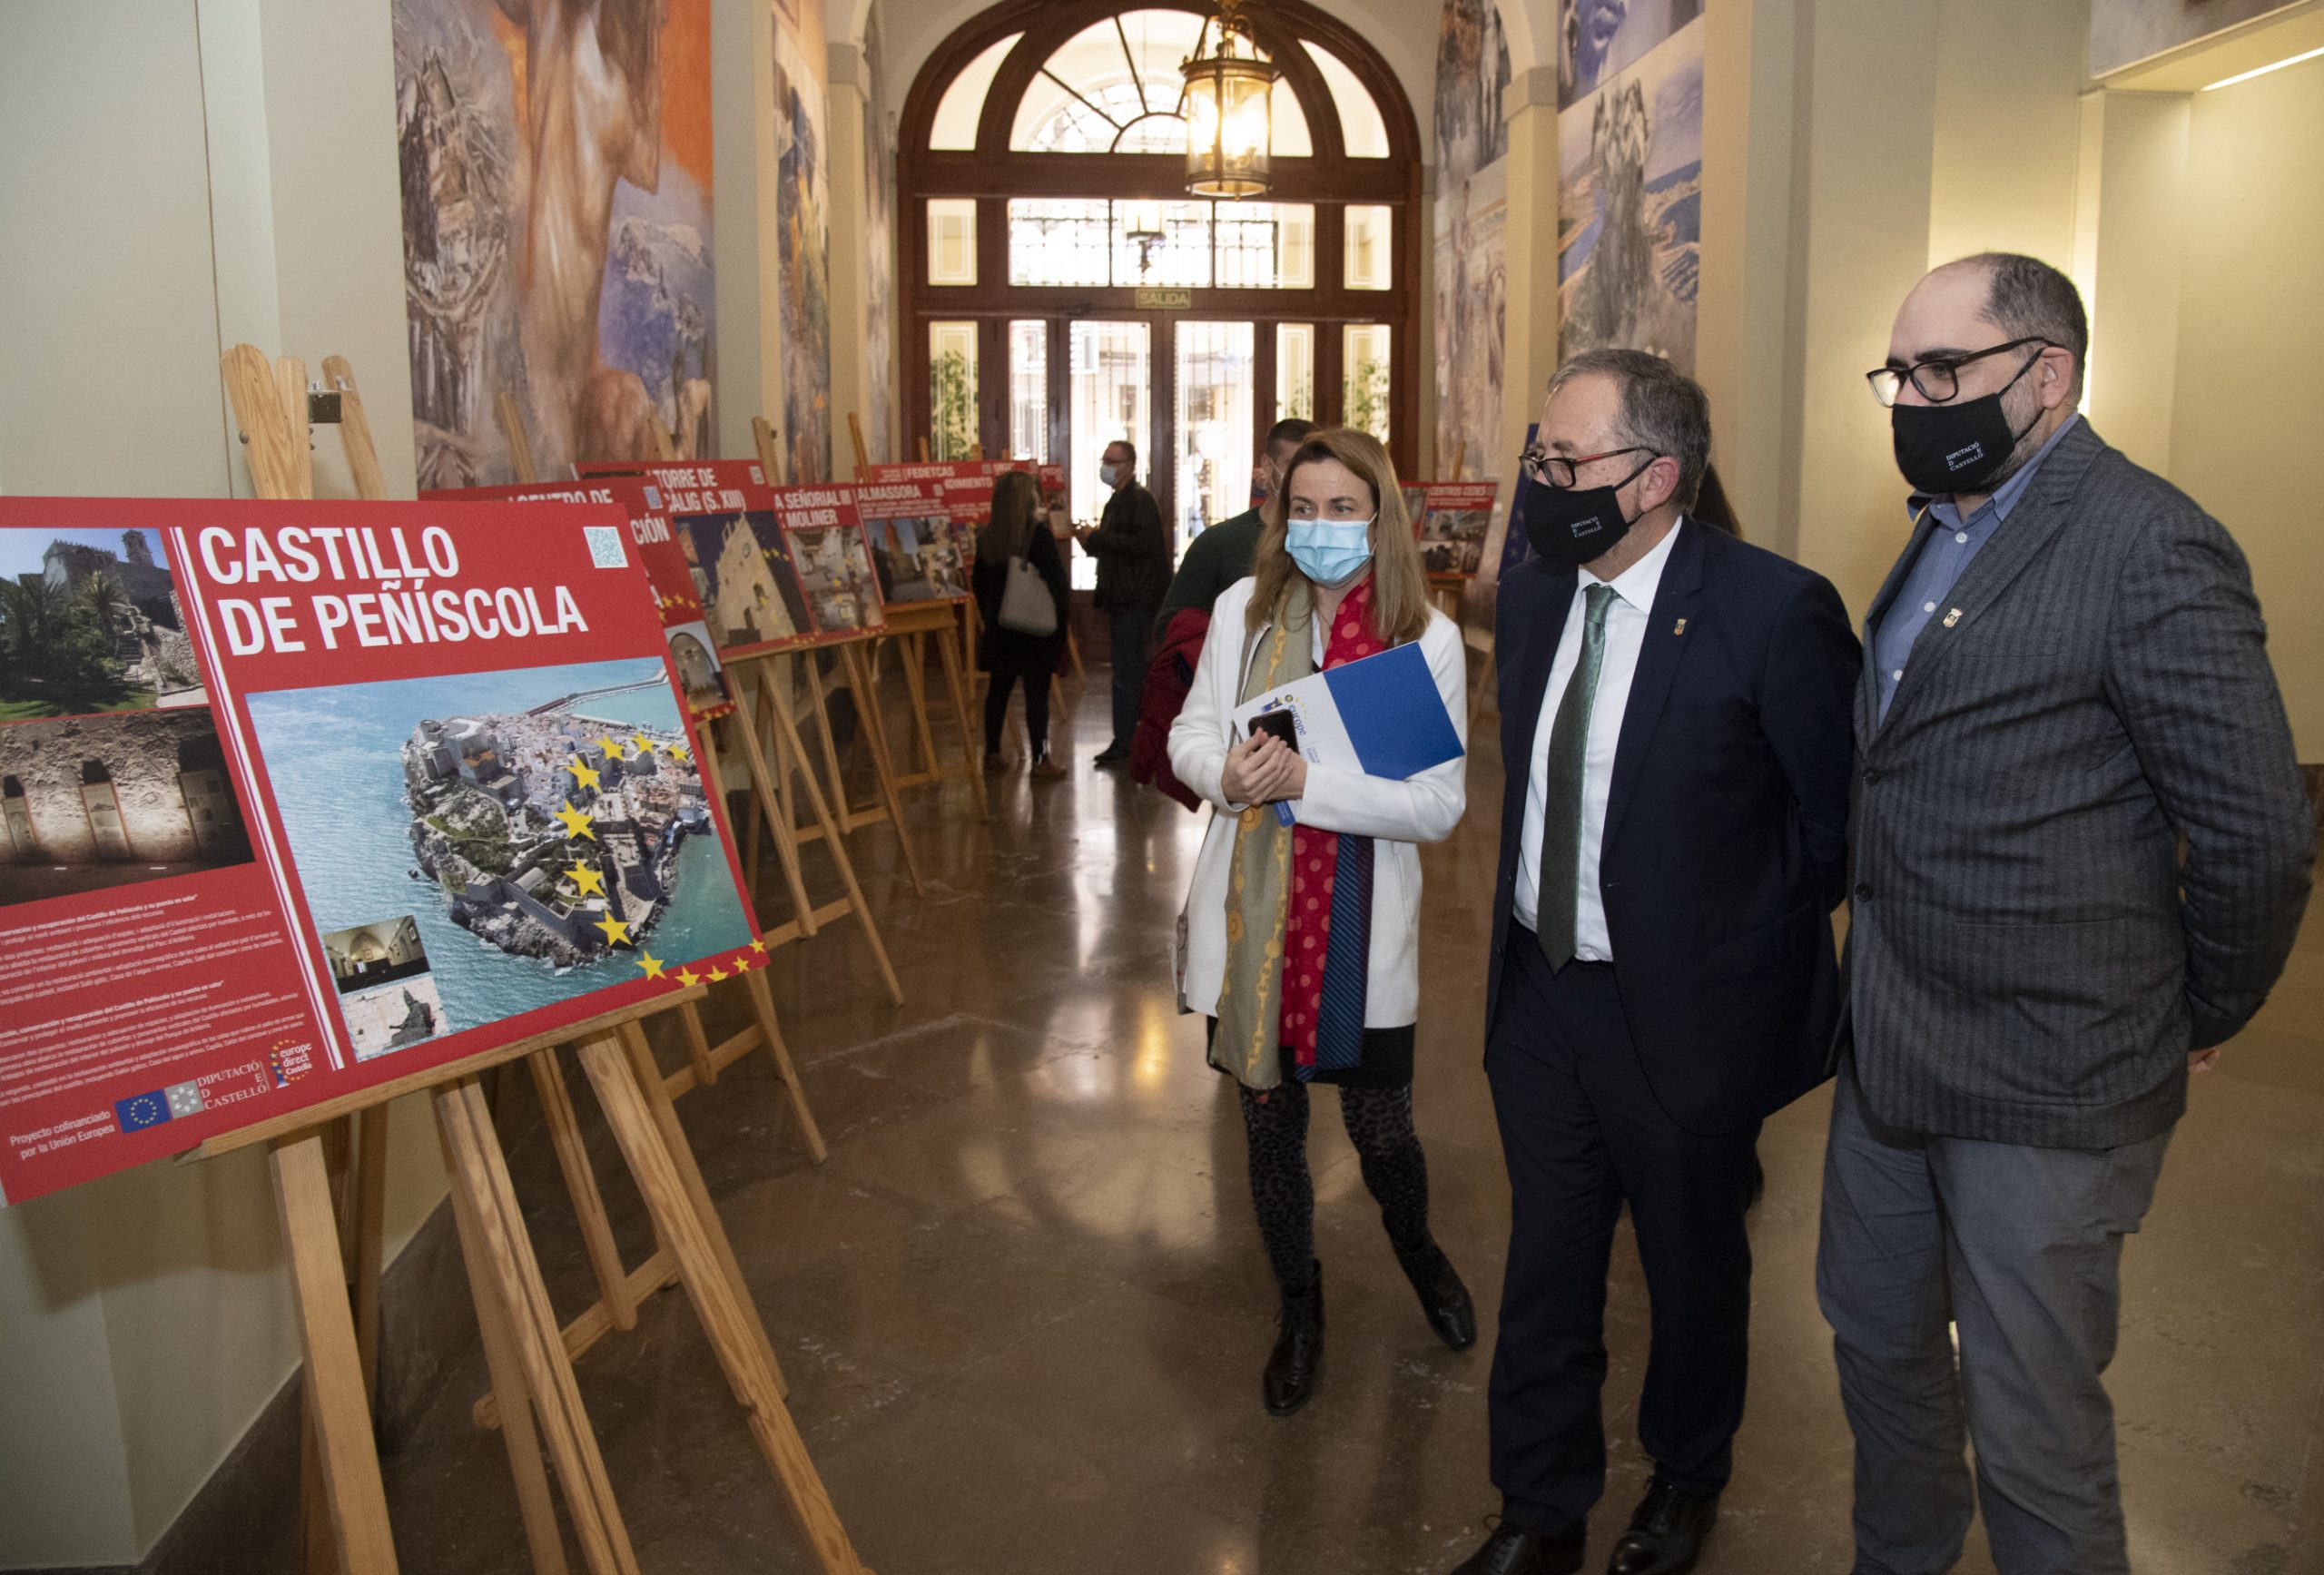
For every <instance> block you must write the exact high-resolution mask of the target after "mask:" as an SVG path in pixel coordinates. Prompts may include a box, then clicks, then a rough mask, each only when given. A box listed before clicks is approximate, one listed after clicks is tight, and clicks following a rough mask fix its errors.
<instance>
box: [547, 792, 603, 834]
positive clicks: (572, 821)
mask: <svg viewBox="0 0 2324 1575" xmlns="http://www.w3.org/2000/svg"><path fill="white" fill-rule="evenodd" d="M556 818H557V819H558V820H560V821H563V822H565V834H566V836H567V837H568V838H570V837H586V838H588V839H589V840H590V841H591V842H596V840H597V833H596V832H593V831H591V830H590V829H589V817H588V815H587V814H586V813H584V812H582V811H580V810H576V809H575V808H574V807H573V801H572V800H571V799H567V800H566V801H565V807H564V808H563V809H561V810H559V811H557V812H556Z"/></svg>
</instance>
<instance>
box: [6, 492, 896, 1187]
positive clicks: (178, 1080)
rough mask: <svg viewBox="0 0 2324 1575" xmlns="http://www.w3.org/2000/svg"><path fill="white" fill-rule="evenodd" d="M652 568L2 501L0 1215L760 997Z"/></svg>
mask: <svg viewBox="0 0 2324 1575" xmlns="http://www.w3.org/2000/svg"><path fill="white" fill-rule="evenodd" d="M651 535H652V532H651V530H650V528H648V527H647V526H646V525H645V522H644V521H642V520H641V519H640V518H639V517H635V516H633V515H632V514H631V513H629V512H628V511H626V510H625V509H622V508H619V507H609V506H606V505H603V504H599V505H596V506H594V507H592V506H581V505H556V504H525V505H522V506H514V505H510V504H507V503H481V502H448V501H423V502H420V503H403V504H390V503H307V502H301V503H235V502H216V501H208V500H182V501H140V500H110V499H108V500H94V499H41V498H0V1199H15V1200H22V1199H24V1198H27V1197H31V1196H37V1195H39V1194H42V1193H45V1192H48V1191H52V1190H54V1189H56V1188H58V1187H62V1186H70V1185H73V1184H75V1183H78V1182H82V1181H86V1180H89V1179H92V1178H94V1177H96V1176H103V1175H106V1174H108V1173H111V1172H113V1171H115V1170H120V1169H123V1168H126V1167H127V1166H133V1165H136V1164H140V1163H143V1162H144V1161H146V1160H149V1159H153V1158H156V1157H162V1156H163V1155H170V1154H178V1153H182V1152H184V1151H187V1150H189V1149H192V1148H195V1147H199V1146H200V1145H201V1144H202V1143H203V1142H204V1141H205V1140H208V1139H212V1138H215V1137H221V1136H222V1135H224V1134H228V1133H231V1132H235V1131H238V1130H241V1129H242V1128H245V1127H251V1126H253V1125H256V1124H259V1123H265V1122H272V1121H274V1120H277V1119H279V1118H281V1117H286V1116H293V1115H295V1114H296V1113H299V1112H301V1111H304V1110H306V1109H309V1108H310V1107H315V1106H318V1105H321V1104H323V1103H325V1102H328V1101H332V1100H336V1099H339V1098H341V1097H343V1096H348V1095H352V1094H359V1093H360V1092H362V1091H364V1090H367V1089H370V1088H377V1087H379V1086H380V1085H382V1084H386V1083H389V1082H393V1081H396V1080H399V1079H401V1078H405V1077H407V1076H409V1074H412V1073H415V1072H425V1071H429V1070H432V1069H435V1068H440V1067H443V1066H445V1065H448V1064H450V1063H453V1062H456V1061H461V1060H465V1059H467V1058H470V1057H472V1056H475V1055H478V1054H479V1053H482V1052H486V1051H490V1050H494V1049H497V1048H501V1047H503V1046H506V1045H508V1044H510V1043H513V1042H516V1041H517V1040H520V1039H531V1038H533V1037H535V1036H540V1035H549V1036H561V1035H566V1034H569V1033H571V1032H573V1031H575V1030H576V1029H577V1028H578V1026H579V1025H581V1024H583V1023H585V1022H586V1021H587V1020H589V1019H597V1018H601V1017H603V1016H604V1015H605V1014H607V1013H611V1012H617V1011H624V1010H629V1009H636V1008H639V1007H642V1006H646V1005H649V1004H650V1003H651V1001H652V1000H653V999H654V998H655V996H656V995H658V994H662V993H665V992H667V991H670V990H673V989H677V988H680V987H682V986H685V985H690V984H693V983H694V982H696V981H697V980H701V979H724V978H728V977H731V976H733V975H734V974H735V973H737V972H743V971H747V970H750V969H753V968H755V967H758V966H761V965H762V964H763V951H762V950H761V945H762V943H761V942H760V941H759V940H758V937H757V930H756V925H755V923H754V921H753V917H752V914H751V912H750V910H749V907H748V905H747V904H746V902H745V901H744V899H743V894H742V893H743V882H742V879H741V871H740V869H739V868H738V865H737V863H736V861H735V858H734V851H733V849H734V839H733V837H732V835H731V831H730V828H729V826H728V824H727V821H726V807H725V804H724V802H723V795H722V794H721V793H720V792H716V791H714V790H706V788H705V783H704V774H703V773H702V770H701V768H700V767H699V766H698V765H697V763H696V762H697V760H698V758H699V755H698V745H699V742H700V738H699V733H698V731H697V718H696V717H695V716H694V714H692V707H690V706H689V705H688V704H686V703H685V701H684V693H683V690H682V689H681V687H680V685H679V684H678V682H677V678H676V668H677V666H678V663H677V661H676V659H675V655H674V652H673V646H672V645H671V643H670V642H669V640H668V638H667V634H666V630H665V618H664V617H663V616H662V615H659V613H658V610H657V609H658V604H659V602H660V600H661V597H660V595H659V593H658V591H657V588H656V587H655V585H654V583H653V581H652V580H651V579H650V578H649V576H648V572H647V565H646V557H647V553H648V549H649V548H650V547H651V546H654V545H655V544H654V543H652V542H651V541H650V539H649V538H650V536H651ZM867 572H868V570H867Z"/></svg>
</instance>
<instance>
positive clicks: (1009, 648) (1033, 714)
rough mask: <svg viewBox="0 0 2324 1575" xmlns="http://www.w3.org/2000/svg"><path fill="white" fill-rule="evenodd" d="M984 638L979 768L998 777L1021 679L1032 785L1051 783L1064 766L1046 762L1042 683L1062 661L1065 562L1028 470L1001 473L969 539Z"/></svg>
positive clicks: (971, 582) (1045, 700)
mask: <svg viewBox="0 0 2324 1575" xmlns="http://www.w3.org/2000/svg"><path fill="white" fill-rule="evenodd" d="M969 585H970V589H971V590H973V591H974V592H975V593H976V598H977V614H978V616H979V617H980V618H981V619H982V620H983V621H984V637H983V639H982V640H981V641H980V643H979V645H978V648H977V665H978V666H979V667H980V668H981V669H982V670H983V671H984V672H986V673H989V674H991V675H992V682H991V684H990V687H988V688H987V689H986V690H985V694H984V769H985V772H986V773H987V774H991V773H997V772H999V771H1000V769H1001V763H1000V730H1001V726H1002V724H1004V723H1006V722H1007V721H1008V719H1009V691H1010V690H1011V689H1013V688H1015V687H1016V685H1017V681H1018V680H1019V678H1022V679H1023V680H1024V681H1025V731H1026V732H1027V733H1029V734H1030V735H1031V737H1032V743H1033V765H1032V773H1033V777H1034V780H1035V781H1037V782H1055V781H1056V780H1058V779H1059V778H1060V777H1062V776H1064V775H1065V774H1066V773H1065V768H1064V767H1063V766H1061V765H1059V764H1058V763H1055V762H1054V761H1052V760H1050V759H1049V679H1050V675H1051V674H1054V673H1056V672H1057V668H1058V663H1059V661H1060V660H1061V659H1062V658H1063V657H1064V655H1065V618H1066V600H1067V596H1068V589H1069V584H1068V580H1067V579H1066V574H1065V559H1064V558H1063V557H1062V556H1059V552H1058V550H1057V538H1056V537H1055V536H1051V535H1050V534H1049V513H1048V511H1047V510H1046V509H1044V508H1043V507H1041V487H1040V483H1039V481H1038V480H1036V479H1035V477H1034V476H1033V473H1032V472H1031V471H1029V470H1005V471H1003V472H1001V476H1000V480H999V481H998V482H996V483H995V484H994V485H993V488H992V516H991V517H990V519H989V520H987V521H986V523H985V527H984V528H983V529H982V530H981V531H979V532H978V533H977V561H976V566H975V567H974V568H973V569H972V570H971V571H970V576H969Z"/></svg>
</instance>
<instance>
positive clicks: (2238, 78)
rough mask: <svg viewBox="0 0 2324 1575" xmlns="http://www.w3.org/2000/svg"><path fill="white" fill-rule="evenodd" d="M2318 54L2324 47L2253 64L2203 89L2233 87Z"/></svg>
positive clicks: (2209, 91)
mask: <svg viewBox="0 0 2324 1575" xmlns="http://www.w3.org/2000/svg"><path fill="white" fill-rule="evenodd" d="M2319 54H2324V48H2318V49H2311V50H2309V51H2308V53H2306V54H2294V55H2288V56H2286V57H2285V58H2284V59H2282V60H2279V61H2274V62H2271V63H2270V64H2267V65H2255V66H2253V67H2252V68H2251V69H2250V71H2240V72H2238V73H2236V74H2234V75H2233V76H2222V77H2221V78H2220V79H2219V80H2218V81H2217V82H2211V83H2205V84H2203V91H2204V92H2205V93H2217V92H2218V91H2219V90H2220V89H2221V88H2223V87H2233V86H2234V85H2235V84H2237V83H2239V82H2250V80H2251V79H2252V78H2253V77H2255V76H2265V75H2267V74H2268V73H2270V72H2271V71H2281V70H2282V69H2283V68H2284V67H2285V66H2287V65H2298V64H2299V63H2300V62H2301V61H2303V60H2313V59H2315V58H2316V57H2317V56H2318V55H2319Z"/></svg>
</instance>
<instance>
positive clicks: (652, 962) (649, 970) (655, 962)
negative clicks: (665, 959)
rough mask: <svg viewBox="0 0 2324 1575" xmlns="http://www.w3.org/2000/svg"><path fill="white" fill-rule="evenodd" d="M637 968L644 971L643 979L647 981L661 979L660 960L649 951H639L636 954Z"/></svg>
mask: <svg viewBox="0 0 2324 1575" xmlns="http://www.w3.org/2000/svg"><path fill="white" fill-rule="evenodd" d="M637 966H638V967H640V968H642V969H644V970H645V977H646V978H648V979H660V978H662V977H663V974H662V960H661V959H660V958H658V957H656V956H655V955H654V954H653V953H652V952H650V951H641V952H639V953H638V954H637Z"/></svg>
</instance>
